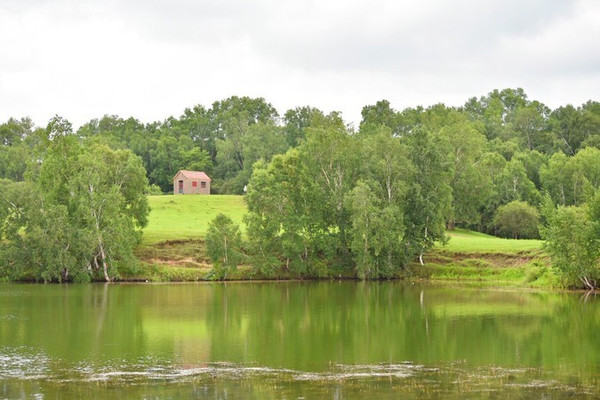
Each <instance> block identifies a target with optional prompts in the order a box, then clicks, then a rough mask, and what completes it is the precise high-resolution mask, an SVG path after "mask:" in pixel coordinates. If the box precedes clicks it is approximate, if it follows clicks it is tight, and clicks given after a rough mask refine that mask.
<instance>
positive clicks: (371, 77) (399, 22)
mask: <svg viewBox="0 0 600 400" xmlns="http://www.w3.org/2000/svg"><path fill="white" fill-rule="evenodd" d="M598 21H600V5H599V3H597V2H595V1H593V0H581V1H576V2H565V1H560V0H553V1H546V0H528V1H523V0H521V1H518V0H506V1H483V2H482V1H478V0H461V1H456V2H448V1H443V0H430V1H416V0H411V1H402V2H393V1H387V0H371V1H363V0H347V1H333V0H295V1H286V2H270V1H268V0H253V1H241V0H206V1H193V0H175V1H158V0H155V1H147V0H144V1H142V0H127V1H117V0H112V1H103V2H96V1H91V0H84V1H81V0H80V1H75V0H38V1H32V0H28V1H17V0H0V49H2V51H1V52H0V121H4V120H6V119H7V118H9V117H11V116H13V117H21V116H24V115H29V116H31V117H33V118H34V120H35V121H36V122H37V123H38V124H41V125H43V124H45V122H46V121H47V120H48V119H49V118H50V117H51V116H52V115H54V114H60V115H62V116H64V117H66V118H67V119H69V120H71V121H72V122H73V123H74V124H75V125H79V124H81V123H84V122H86V121H87V120H89V119H91V118H94V117H99V116H101V115H102V114H118V115H121V116H124V117H127V116H130V115H132V116H134V117H137V118H140V119H141V120H142V121H145V122H149V121H152V120H156V119H164V118H166V117H168V116H169V115H176V116H177V115H180V114H181V113H182V112H183V110H184V108H185V107H191V106H193V105H195V104H203V105H206V106H208V105H210V104H211V103H212V102H213V101H216V100H220V99H223V98H226V97H228V96H231V95H248V96H261V97H264V98H266V99H267V100H268V101H270V102H271V103H273V105H274V106H275V107H277V109H278V110H279V111H280V113H283V112H285V110H286V109H287V108H292V107H295V106H300V105H311V106H315V107H319V108H322V109H323V110H324V111H332V110H341V111H343V113H344V116H345V117H346V119H349V120H353V121H355V122H356V123H358V122H359V119H360V110H361V108H362V107H363V106H364V105H367V104H372V103H374V102H375V101H377V100H379V99H382V98H386V99H388V100H390V102H391V103H392V106H393V107H394V108H397V109H402V108H405V107H408V106H417V105H420V104H422V105H429V104H433V103H436V102H444V103H446V104H449V105H460V104H462V103H463V102H464V101H466V100H467V98H469V97H472V96H480V95H484V94H486V93H487V92H488V91H490V90H492V89H494V88H498V89H501V88H504V87H523V88H524V89H525V91H526V92H527V93H528V95H529V97H530V98H535V99H539V100H540V101H542V102H545V103H547V104H548V105H550V106H552V107H557V106H559V105H561V104H566V103H574V104H580V103H582V102H584V101H586V100H587V99H590V98H593V97H594V96H596V95H597V93H598V92H599V90H598V89H600V77H599V71H600V53H598V52H596V51H594V45H595V43H594V42H595V41H596V40H597V38H598V37H599V36H600V28H599V22H598Z"/></svg>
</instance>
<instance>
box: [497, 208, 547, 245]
mask: <svg viewBox="0 0 600 400" xmlns="http://www.w3.org/2000/svg"><path fill="white" fill-rule="evenodd" d="M538 224H539V213H538V211H537V209H536V208H535V207H532V206H530V205H529V204H527V203H526V202H523V201H512V202H510V203H508V204H505V205H503V206H500V207H498V210H496V215H495V216H494V225H495V226H496V228H497V229H498V231H499V233H500V234H501V235H502V236H505V237H512V238H513V239H536V238H538V237H539V235H538Z"/></svg>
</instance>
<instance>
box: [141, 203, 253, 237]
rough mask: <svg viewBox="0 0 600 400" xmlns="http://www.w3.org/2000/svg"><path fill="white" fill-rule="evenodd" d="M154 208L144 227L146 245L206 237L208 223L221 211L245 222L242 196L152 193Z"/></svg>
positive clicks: (237, 221) (235, 219)
mask: <svg viewBox="0 0 600 400" xmlns="http://www.w3.org/2000/svg"><path fill="white" fill-rule="evenodd" d="M148 202H149V203H150V207H151V209H152V210H151V211H150V216H149V217H148V226H147V227H146V228H145V229H144V236H143V241H144V243H145V244H152V243H158V242H164V241H167V240H177V239H197V238H203V237H204V235H205V234H206V230H207V229H208V223H209V222H210V221H212V220H213V218H215V217H216V216H217V215H218V214H219V213H223V214H225V215H227V216H228V217H229V218H231V219H232V220H233V222H235V223H237V224H240V225H242V218H243V216H244V214H245V213H246V204H245V203H244V197H243V196H227V195H210V196H202V195H185V196H184V195H179V196H175V195H162V196H149V197H148Z"/></svg>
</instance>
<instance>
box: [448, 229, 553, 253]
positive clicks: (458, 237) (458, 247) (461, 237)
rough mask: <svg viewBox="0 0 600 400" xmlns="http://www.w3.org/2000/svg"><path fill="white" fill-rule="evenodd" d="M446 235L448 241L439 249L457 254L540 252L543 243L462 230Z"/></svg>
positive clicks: (449, 232)
mask: <svg viewBox="0 0 600 400" xmlns="http://www.w3.org/2000/svg"><path fill="white" fill-rule="evenodd" d="M446 234H447V235H448V236H449V237H450V240H449V241H448V243H447V244H446V245H445V246H443V247H442V246H439V248H442V249H444V250H447V251H451V252H457V253H518V252H523V251H533V250H540V249H541V248H542V243H543V242H542V241H541V240H514V239H503V238H498V237H495V236H490V235H486V234H484V233H479V232H472V231H465V230H462V229H457V230H454V231H447V232H446Z"/></svg>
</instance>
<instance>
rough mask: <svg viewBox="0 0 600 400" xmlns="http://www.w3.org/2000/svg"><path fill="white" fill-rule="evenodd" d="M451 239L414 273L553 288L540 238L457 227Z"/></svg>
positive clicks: (444, 277) (443, 279)
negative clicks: (528, 238) (503, 236)
mask: <svg viewBox="0 0 600 400" xmlns="http://www.w3.org/2000/svg"><path fill="white" fill-rule="evenodd" d="M447 235H448V236H449V241H448V243H447V244H446V245H444V246H442V245H439V246H437V247H436V248H435V249H433V250H432V251H431V252H430V253H429V254H428V255H427V257H426V262H427V264H426V265H425V267H420V268H418V267H417V268H415V274H416V275H417V276H421V277H427V278H429V279H432V280H436V281H453V282H461V283H474V284H484V285H493V286H520V287H552V286H557V285H558V280H557V277H556V276H555V275H554V274H553V272H552V270H551V269H550V268H548V265H549V259H548V256H547V255H546V254H545V253H544V252H543V250H542V244H543V242H542V241H541V240H514V239H503V238H498V237H495V236H489V235H486V234H483V233H479V232H472V231H464V230H460V229H457V230H455V231H450V232H447Z"/></svg>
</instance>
